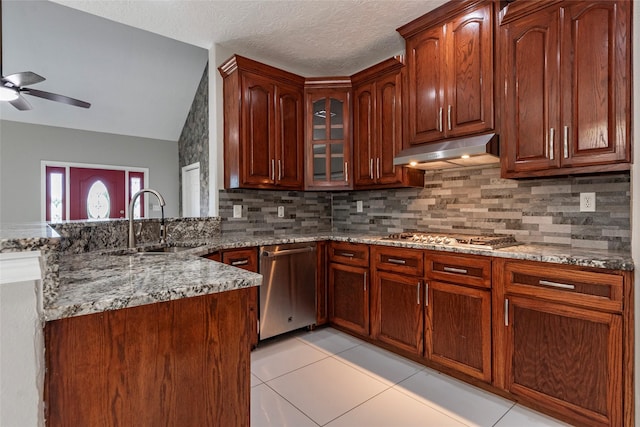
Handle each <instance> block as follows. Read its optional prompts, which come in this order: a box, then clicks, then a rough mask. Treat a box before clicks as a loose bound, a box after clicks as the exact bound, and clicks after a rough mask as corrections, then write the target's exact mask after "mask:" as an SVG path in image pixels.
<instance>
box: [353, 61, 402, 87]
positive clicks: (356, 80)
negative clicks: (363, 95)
mask: <svg viewBox="0 0 640 427" xmlns="http://www.w3.org/2000/svg"><path fill="white" fill-rule="evenodd" d="M402 67H404V55H398V56H394V57H393V58H389V59H387V60H385V61H382V62H380V63H379V64H376V65H374V66H372V67H369V68H367V69H365V70H362V71H360V72H358V73H356V74H354V75H352V76H351V82H352V83H353V85H354V86H355V85H359V84H362V83H366V82H368V81H370V80H375V79H376V78H378V77H380V76H382V75H384V74H387V73H391V72H394V71H398V70H401V69H402Z"/></svg>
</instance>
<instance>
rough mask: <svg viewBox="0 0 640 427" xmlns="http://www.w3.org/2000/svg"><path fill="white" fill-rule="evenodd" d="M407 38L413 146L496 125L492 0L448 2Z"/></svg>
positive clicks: (413, 25)
mask: <svg viewBox="0 0 640 427" xmlns="http://www.w3.org/2000/svg"><path fill="white" fill-rule="evenodd" d="M398 31H399V32H400V34H401V35H402V36H403V37H404V38H405V39H406V51H407V67H408V81H409V85H408V90H407V92H408V103H409V105H408V114H407V124H406V127H407V129H408V135H407V138H406V142H407V143H408V144H409V145H415V144H423V143H427V142H434V141H439V140H442V139H446V138H452V137H459V136H464V135H470V134H475V133H480V132H484V131H488V130H491V129H493V127H494V111H493V108H494V106H493V99H494V93H493V92H494V89H493V76H494V74H493V2H482V1H476V2H466V3H462V2H455V3H454V2H450V3H448V4H446V5H444V6H442V7H441V8H439V9H436V10H435V11H433V12H430V13H428V14H427V15H424V16H423V17H420V18H418V19H416V20H415V21H413V22H410V23H408V24H406V25H405V26H403V27H401V28H399V29H398Z"/></svg>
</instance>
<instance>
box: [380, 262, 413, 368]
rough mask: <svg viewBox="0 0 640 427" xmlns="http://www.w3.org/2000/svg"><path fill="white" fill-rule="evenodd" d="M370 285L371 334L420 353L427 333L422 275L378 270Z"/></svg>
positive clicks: (411, 351) (400, 347)
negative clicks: (424, 321) (423, 306)
mask: <svg viewBox="0 0 640 427" xmlns="http://www.w3.org/2000/svg"><path fill="white" fill-rule="evenodd" d="M371 286H372V295H371V306H372V319H371V335H372V337H373V338H374V339H377V340H379V341H382V342H385V343H387V344H391V345H392V346H394V347H397V348H399V349H402V350H405V351H408V352H410V353H414V354H417V355H420V354H421V353H422V346H423V336H424V332H423V319H422V299H423V296H422V294H423V289H422V279H420V278H417V277H410V276H403V275H400V274H393V273H386V272H384V271H377V270H376V272H375V273H374V280H373V283H372V285H371Z"/></svg>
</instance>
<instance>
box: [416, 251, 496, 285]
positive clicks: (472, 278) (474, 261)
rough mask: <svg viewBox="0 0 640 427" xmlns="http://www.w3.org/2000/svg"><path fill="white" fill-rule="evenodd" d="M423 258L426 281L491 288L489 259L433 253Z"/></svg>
mask: <svg viewBox="0 0 640 427" xmlns="http://www.w3.org/2000/svg"><path fill="white" fill-rule="evenodd" d="M425 258H426V264H427V278H428V279H436V280H441V281H443V282H450V283H456V284H461V285H469V286H476V287H479V288H491V258H488V257H483V256H475V255H462V254H455V255H451V254H447V255H442V254H439V253H435V252H428V253H427V254H425Z"/></svg>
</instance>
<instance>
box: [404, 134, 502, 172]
mask: <svg viewBox="0 0 640 427" xmlns="http://www.w3.org/2000/svg"><path fill="white" fill-rule="evenodd" d="M499 162H500V144H499V142H498V135H497V134H495V133H489V134H485V135H475V136H470V137H465V138H458V139H449V140H446V141H442V142H434V143H427V144H422V145H418V146H415V147H411V148H407V149H406V150H402V151H400V152H399V153H398V155H397V156H396V157H395V158H394V159H393V164H394V165H401V166H409V167H412V168H416V169H423V170H436V169H450V168H459V167H464V166H481V165H487V164H491V163H499Z"/></svg>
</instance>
